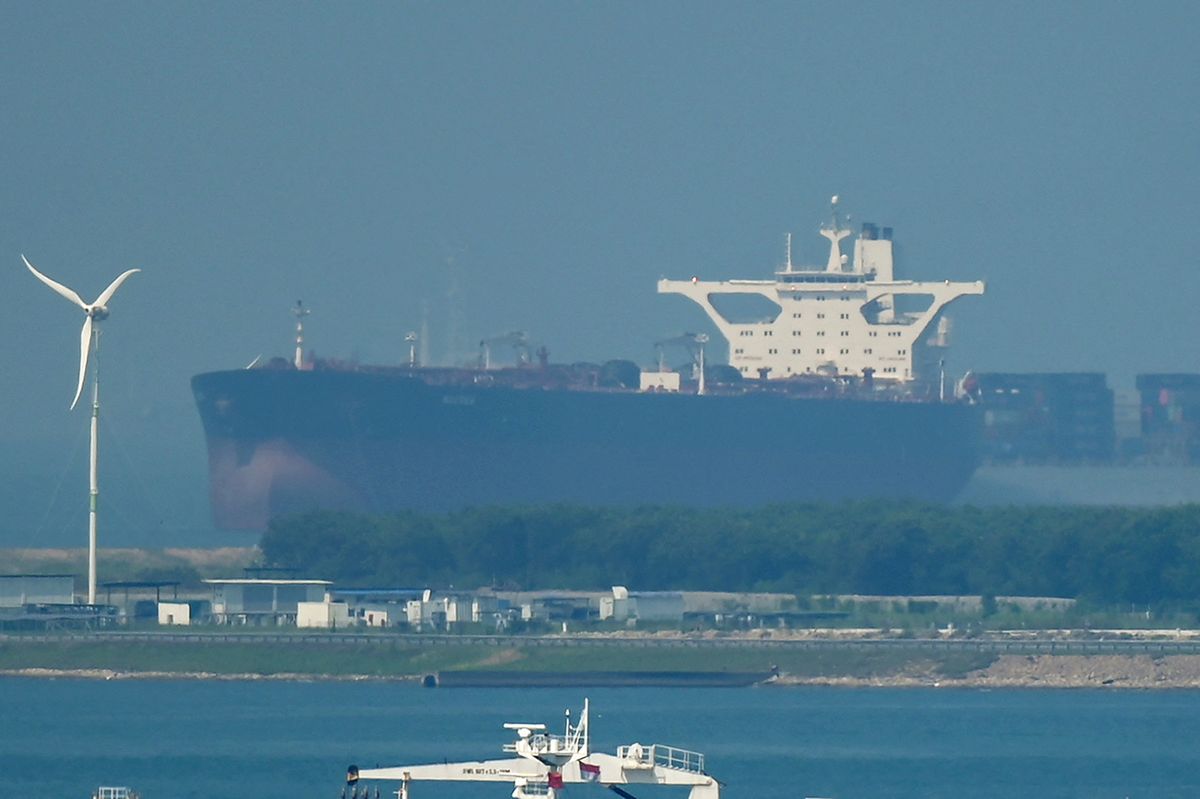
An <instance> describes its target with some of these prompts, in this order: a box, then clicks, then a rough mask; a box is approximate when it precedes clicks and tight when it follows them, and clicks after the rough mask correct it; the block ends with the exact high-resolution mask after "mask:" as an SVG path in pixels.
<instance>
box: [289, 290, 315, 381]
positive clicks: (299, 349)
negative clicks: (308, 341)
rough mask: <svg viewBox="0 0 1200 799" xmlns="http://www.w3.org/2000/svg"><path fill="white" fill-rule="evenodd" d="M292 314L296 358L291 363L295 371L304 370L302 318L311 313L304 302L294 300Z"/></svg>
mask: <svg viewBox="0 0 1200 799" xmlns="http://www.w3.org/2000/svg"><path fill="white" fill-rule="evenodd" d="M292 313H293V314H294V315H295V317H296V358H295V360H294V361H293V363H294V364H295V366H296V368H297V369H303V368H304V317H306V316H308V315H309V314H310V313H312V311H310V310H309V309H307V308H305V307H304V300H296V307H295V308H293V309H292Z"/></svg>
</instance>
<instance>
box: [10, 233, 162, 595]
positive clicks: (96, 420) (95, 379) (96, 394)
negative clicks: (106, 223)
mask: <svg viewBox="0 0 1200 799" xmlns="http://www.w3.org/2000/svg"><path fill="white" fill-rule="evenodd" d="M21 260H22V261H24V262H25V266H27V267H29V271H30V272H32V273H33V276H34V277H36V278H37V279H38V280H40V281H42V282H43V283H45V284H46V285H47V286H49V287H50V288H51V289H53V290H54V292H55V293H56V294H58V295H60V296H62V297H64V298H66V299H67V300H69V301H71V302H73V303H75V304H76V305H78V306H79V307H80V308H82V309H83V312H84V314H86V316H85V317H84V320H83V331H82V333H80V337H79V383H78V384H77V385H76V387H75V399H73V400H71V410H75V405H76V404H77V403H78V402H79V395H80V394H82V393H83V381H84V379H85V378H86V376H87V366H88V356H89V355H90V354H91V352H92V350H94V349H99V348H100V324H99V323H100V322H102V321H104V320H105V319H107V318H108V302H109V300H111V299H112V297H113V295H114V294H116V293H117V289H119V288H120V287H121V284H122V283H124V282H125V281H126V280H128V279H129V276H130V275H132V274H133V273H134V272H140V271H142V270H140V269H130V270H128V271H126V272H122V273H121V275H120V276H118V277H117V279H116V280H114V281H113V282H112V283H110V284H109V285H108V288H106V289H105V290H104V291H102V292H101V293H100V296H99V297H97V298H96V301H95V302H92V303H87V302H84V301H83V298H82V297H80V296H79V295H78V294H76V293H75V292H74V291H72V290H71V289H69V288H67V287H66V286H64V285H63V284H61V283H59V282H57V281H54V280H51V279H50V278H48V277H46V276H45V275H43V274H42V273H41V272H39V271H38V270H36V269H34V267H33V264H31V263H29V259H28V258H26V257H25V256H24V255H22V256H21ZM99 430H100V367H99V359H94V360H93V362H92V441H91V450H90V452H91V456H90V459H89V463H88V483H89V488H90V490H89V492H88V604H89V605H95V604H96V504H97V500H98V498H99V496H100V488H99V484H98V482H97V479H96V463H97V458H96V438H97V434H98V433H99Z"/></svg>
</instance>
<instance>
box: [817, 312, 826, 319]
mask: <svg viewBox="0 0 1200 799" xmlns="http://www.w3.org/2000/svg"><path fill="white" fill-rule="evenodd" d="M817 318H818V319H824V318H825V314H823V313H819V314H817Z"/></svg>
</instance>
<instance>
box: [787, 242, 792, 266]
mask: <svg viewBox="0 0 1200 799" xmlns="http://www.w3.org/2000/svg"><path fill="white" fill-rule="evenodd" d="M786 236H787V271H789V272H790V271H792V234H791V233H787V234H786Z"/></svg>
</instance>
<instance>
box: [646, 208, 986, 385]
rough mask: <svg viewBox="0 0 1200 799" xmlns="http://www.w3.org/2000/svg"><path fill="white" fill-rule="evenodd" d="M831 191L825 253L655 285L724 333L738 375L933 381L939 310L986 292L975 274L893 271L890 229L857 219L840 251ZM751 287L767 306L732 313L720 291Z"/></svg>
mask: <svg viewBox="0 0 1200 799" xmlns="http://www.w3.org/2000/svg"><path fill="white" fill-rule="evenodd" d="M837 202H838V198H837V197H834V198H833V213H832V214H831V219H830V222H829V223H827V224H825V225H824V226H822V227H821V231H820V232H821V235H822V236H824V237H825V238H827V239H829V260H828V261H827V262H826V264H825V265H824V266H821V267H798V266H794V265H793V264H792V259H791V241H790V238H789V240H788V248H787V250H788V252H787V259H786V261H785V263H784V265H783V267H782V268H781V269H779V270H778V271H776V273H775V279H774V280H717V281H709V280H700V279H699V278H698V277H693V278H692V279H690V280H666V279H663V280H660V281H659V282H658V292H659V293H660V294H682V295H683V296H685V297H687V298H688V299H690V300H692V301H693V302H695V303H696V304H697V305H699V306H700V307H701V308H703V309H704V312H705V313H707V314H708V317H709V318H710V319H711V320H712V321H713V324H714V325H716V327H717V330H718V331H720V333H721V335H722V336H724V337H725V339H726V340H727V341H728V343H729V363H730V365H731V366H733V367H735V368H736V369H737V370H738V371H739V372H740V373H741V374H742V375H743V377H747V378H766V379H786V378H789V377H796V376H799V375H826V376H862V377H866V376H870V377H873V378H874V379H876V380H885V381H895V382H898V383H908V382H913V381H921V382H929V383H933V382H934V381H936V380H937V379H938V364H939V361H941V360H942V358H943V357H944V355H943V353H944V352H945V347H946V344H947V341H946V338H947V334H948V332H949V327H950V325H949V322H950V320H949V319H948V318H947V317H945V316H944V315H943V310H944V309H945V307H946V305H947V304H949V303H950V302H951V301H953V300H955V299H958V298H959V297H963V296H966V295H978V294H983V292H984V284H983V281H975V282H972V283H965V282H951V281H949V280H943V281H914V280H899V279H897V278H896V276H895V274H894V271H893V252H892V230H891V228H887V227H885V228H880V227H878V226H877V225H874V224H871V223H864V224H863V225H862V230H861V232H860V234H859V237H858V238H857V239H856V240H855V242H854V258H853V261H850V260H849V259H848V258H847V256H846V255H844V254H843V253H842V245H841V242H842V239H845V238H846V237H848V236H850V235H851V233H852V231H851V230H850V229H849V228H848V227H845V226H844V225H843V223H842V221H841V220H840V219H839V215H838V212H837ZM736 295H742V296H743V298H744V297H745V295H751V296H752V299H753V298H754V295H757V297H761V298H764V299H765V300H767V303H765V304H764V303H762V301H761V300H758V301H757V302H758V304H759V305H765V306H766V308H767V310H765V311H764V312H762V313H760V314H758V315H757V316H756V317H752V318H746V317H745V316H744V315H743V316H740V317H737V318H734V315H733V314H731V313H729V312H728V311H726V313H722V311H721V310H719V309H718V307H717V306H718V305H719V304H721V303H722V300H723V298H726V297H729V298H732V297H734V296H736Z"/></svg>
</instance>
